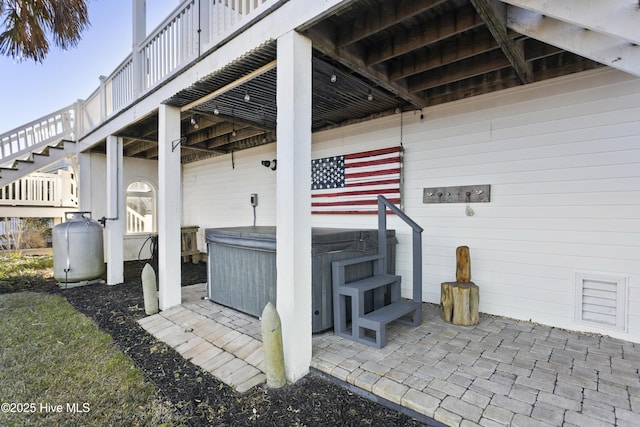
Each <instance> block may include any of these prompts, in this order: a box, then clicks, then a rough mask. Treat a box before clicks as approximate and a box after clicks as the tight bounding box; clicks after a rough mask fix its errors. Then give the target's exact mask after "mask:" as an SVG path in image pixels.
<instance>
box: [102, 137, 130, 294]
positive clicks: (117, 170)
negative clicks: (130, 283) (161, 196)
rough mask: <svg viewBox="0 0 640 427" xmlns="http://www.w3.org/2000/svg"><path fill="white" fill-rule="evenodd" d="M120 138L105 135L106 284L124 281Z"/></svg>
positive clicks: (123, 224) (123, 218) (123, 202)
mask: <svg viewBox="0 0 640 427" xmlns="http://www.w3.org/2000/svg"><path fill="white" fill-rule="evenodd" d="M122 152H123V151H122V138H120V137H117V136H114V135H109V136H108V137H107V221H106V223H105V240H106V242H105V243H106V253H105V257H106V258H107V285H117V284H119V283H123V282H124V230H125V228H124V226H125V217H124V205H125V201H124V189H123V184H122Z"/></svg>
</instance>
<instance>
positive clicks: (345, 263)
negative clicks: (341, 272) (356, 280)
mask: <svg viewBox="0 0 640 427" xmlns="http://www.w3.org/2000/svg"><path fill="white" fill-rule="evenodd" d="M382 258H384V255H380V254H372V255H364V256H361V257H355V258H346V259H341V260H337V261H333V262H331V265H332V266H335V267H336V268H340V267H346V266H348V265H353V264H360V263H363V262H370V261H377V260H380V259H382Z"/></svg>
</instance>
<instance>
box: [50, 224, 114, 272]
mask: <svg viewBox="0 0 640 427" xmlns="http://www.w3.org/2000/svg"><path fill="white" fill-rule="evenodd" d="M65 219H66V221H65V222H63V223H62V224H58V225H56V226H55V227H53V231H52V236H51V238H52V242H53V277H54V279H55V280H56V281H57V282H58V283H77V282H86V281H90V280H94V279H98V278H99V277H101V276H102V275H103V274H104V249H103V244H102V227H101V226H100V224H98V222H97V221H95V220H93V219H91V213H90V212H67V213H65Z"/></svg>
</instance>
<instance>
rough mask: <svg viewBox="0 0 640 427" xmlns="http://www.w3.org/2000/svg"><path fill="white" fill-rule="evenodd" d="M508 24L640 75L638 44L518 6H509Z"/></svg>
mask: <svg viewBox="0 0 640 427" xmlns="http://www.w3.org/2000/svg"><path fill="white" fill-rule="evenodd" d="M508 25H509V28H511V29H513V30H514V31H517V32H519V33H521V34H524V35H526V36H528V37H531V38H534V39H537V40H540V41H542V42H545V43H548V44H551V45H554V46H557V47H559V48H561V49H564V50H568V51H570V52H573V53H576V54H578V55H580V56H584V57H585V58H589V59H592V60H594V61H597V62H599V63H601V64H604V65H608V66H610V67H613V68H617V69H619V70H621V71H624V72H627V73H629V74H633V75H635V76H638V77H640V46H638V45H636V44H632V43H629V42H627V41H626V40H624V39H621V38H619V37H614V36H610V35H609V34H604V33H599V32H596V31H590V30H586V29H584V28H582V27H578V26H576V25H573V24H568V23H566V22H563V21H559V20H557V19H555V18H550V17H545V16H543V15H541V14H539V13H537V12H532V11H529V10H526V9H521V8H519V7H513V6H512V7H509V10H508Z"/></svg>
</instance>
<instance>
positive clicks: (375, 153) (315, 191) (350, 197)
mask: <svg viewBox="0 0 640 427" xmlns="http://www.w3.org/2000/svg"><path fill="white" fill-rule="evenodd" d="M401 154H402V147H389V148H382V149H379V150H371V151H363V152H360V153H352V154H345V155H342V156H333V157H324V158H321V159H315V160H312V161H311V213H314V214H373V213H377V212H378V194H382V195H383V196H385V197H386V198H387V199H389V201H391V202H392V203H394V204H396V205H399V204H400V199H401V198H400V178H401V175H400V174H401V164H402V163H401V162H402V158H401Z"/></svg>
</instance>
